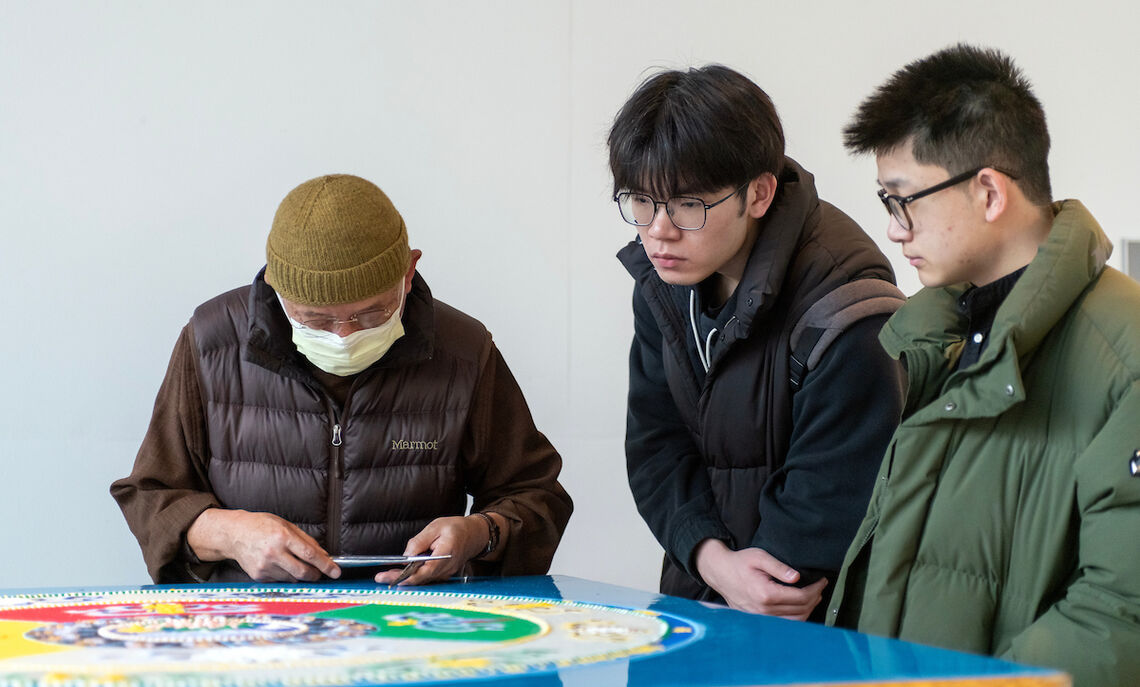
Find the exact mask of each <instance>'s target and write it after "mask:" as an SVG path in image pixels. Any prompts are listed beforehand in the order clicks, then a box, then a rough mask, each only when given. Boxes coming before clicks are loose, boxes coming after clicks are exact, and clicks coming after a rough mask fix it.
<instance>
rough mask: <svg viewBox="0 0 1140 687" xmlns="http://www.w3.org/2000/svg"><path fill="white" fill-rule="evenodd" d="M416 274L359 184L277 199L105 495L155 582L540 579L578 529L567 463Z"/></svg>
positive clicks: (309, 189) (498, 367)
mask: <svg viewBox="0 0 1140 687" xmlns="http://www.w3.org/2000/svg"><path fill="white" fill-rule="evenodd" d="M420 257H421V252H420V251H418V250H409V247H408V236H407V230H406V228H405V225H404V221H403V219H402V218H401V217H400V214H399V213H398V212H397V211H396V208H395V207H394V206H393V205H392V203H391V201H390V200H389V199H388V197H387V196H386V195H385V194H384V192H383V191H381V190H380V189H379V188H377V187H376V186H375V185H373V184H371V183H370V182H368V181H366V180H364V179H361V178H359V177H354V176H349V175H331V176H323V177H319V178H316V179H312V180H310V181H307V182H305V183H303V184H301V185H300V186H298V187H297V188H296V189H294V190H293V191H292V192H290V193H289V195H288V196H286V197H285V199H284V200H283V201H282V202H281V205H280V207H279V208H278V210H277V214H276V216H275V217H274V220H273V226H272V229H271V231H270V233H269V239H268V242H267V246H266V258H267V264H266V266H265V268H264V269H263V270H262V271H261V272H260V273H259V274H258V275H257V277H256V278H255V279H254V281H253V284H252V285H249V286H244V287H241V288H238V289H234V290H232V291H230V292H228V293H225V294H222V295H220V296H218V297H216V298H214V299H212V300H210V301H208V302H206V303H204V304H203V305H201V306H199V307H198V308H197V310H195V312H194V315H193V316H192V317H191V318H190V322H189V323H188V324H187V325H186V327H185V328H184V329H183V330H182V335H181V336H180V337H179V339H178V343H177V345H176V347H175V350H174V354H173V356H172V357H171V361H170V365H169V368H168V370H167V374H166V379H165V380H164V382H163V384H162V388H161V389H160V390H159V394H158V399H157V401H156V402H155V408H154V414H153V417H152V419H151V424H150V428H149V430H148V431H147V434H146V437H145V438H144V440H143V444H142V447H141V449H140V450H139V453H138V457H137V458H136V460H135V466H134V470H133V471H132V472H131V474H130V476H128V477H126V478H124V479H121V480H118V481H116V482H115V483H114V484H112V485H111V493H112V495H113V496H114V498H115V500H116V501H118V503H119V506H120V507H121V508H122V510H123V514H124V516H125V517H126V519H127V523H128V524H129V525H130V528H131V531H132V532H133V533H134V534H135V536H136V537H137V538H138V540H139V544H140V546H141V547H142V550H143V557H144V559H145V560H146V564H147V568H148V570H149V572H150V575H151V577H152V578H153V579H154V580H155V581H156V582H159V583H167V582H185V581H229V580H248V579H251V578H252V579H255V580H261V581H267V580H279V581H295V580H309V581H311V580H316V579H318V578H320V577H321V576H322V575H325V576H328V577H334V578H335V577H340V576H341V574H342V570H341V568H340V567H339V566H338V565H337V564H336V563H334V561H333V559H332V557H333V556H335V555H338V554H355V555H368V554H400V553H405V554H420V553H431V554H435V555H445V554H446V555H449V556H450V558H444V559H440V560H433V561H430V562H428V563H426V564H424V565H423V566H422V567H420V568H419V569H418V570H416V571H415V572H414V574H412V575H411V576H410V577H407V578H406V579H405V580H402V582H404V583H407V584H420V583H425V582H429V581H431V580H435V579H441V578H446V577H448V576H450V575H453V574H455V573H457V572H459V571H461V570H464V569H467V570H470V571H472V572H474V573H476V574H507V575H511V574H541V573H544V572H546V571H547V570H548V568H549V566H550V561H551V558H552V557H553V555H554V551H555V548H556V547H557V545H558V541H559V539H560V538H561V536H562V532H563V530H564V529H565V527H566V522H567V520H568V519H569V516H570V512H571V510H572V504H571V500H570V498H569V496H568V495H567V494H566V492H565V491H564V490H563V488H562V487H561V486H560V485H559V483H558V481H557V478H558V473H559V471H560V469H561V459H560V458H559V456H558V453H557V452H556V451H555V450H554V448H553V447H552V446H551V445H550V443H549V442H548V441H547V440H546V438H545V437H544V436H543V435H542V434H541V433H540V432H539V431H538V430H537V429H536V428H535V426H534V423H533V420H532V419H531V415H530V412H529V410H528V408H527V405H526V402H525V400H524V399H523V395H522V392H521V391H520V390H519V387H518V385H517V384H516V382H515V380H514V378H513V377H512V376H511V373H510V370H508V368H507V365H506V363H505V362H504V361H503V359H502V356H501V355H500V354H499V351H498V349H497V348H496V347H495V345H494V343H493V342H492V340H491V335H490V334H489V333H488V332H487V330H486V329H485V328H484V327H483V326H482V325H481V324H480V323H479V322H477V321H476V320H474V319H472V318H471V317H469V316H467V315H465V314H463V313H461V312H459V311H458V310H455V309H454V308H452V307H450V306H448V305H446V304H444V303H442V302H440V301H437V300H435V299H434V298H433V297H432V294H431V291H430V290H429V289H428V286H427V284H426V283H425V282H424V280H423V278H422V277H421V276H420V275H419V274H418V273H417V272H416V263H417V262H418V261H419V259H420ZM468 495H470V496H471V497H472V499H473V502H472V506H471V512H470V514H467V515H465V513H466V509H467V500H468ZM369 572H370V574H372V573H375V574H376V576H375V579H376V581H377V582H394V581H396V578H397V576H398V575H399V574H400V571H399V570H395V569H388V570H383V571H381V572H379V573H376V571H375V570H372V571H369Z"/></svg>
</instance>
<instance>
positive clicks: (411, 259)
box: [404, 248, 424, 294]
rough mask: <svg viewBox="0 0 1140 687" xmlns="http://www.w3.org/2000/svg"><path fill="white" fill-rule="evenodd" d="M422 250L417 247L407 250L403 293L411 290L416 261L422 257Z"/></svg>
mask: <svg viewBox="0 0 1140 687" xmlns="http://www.w3.org/2000/svg"><path fill="white" fill-rule="evenodd" d="M423 254H424V252H423V251H422V250H419V249H418V248H413V249H412V250H410V251H408V273H407V274H405V275H404V293H405V294H408V293H411V292H412V278H413V277H415V276H416V263H417V262H419V261H420V258H421V257H423Z"/></svg>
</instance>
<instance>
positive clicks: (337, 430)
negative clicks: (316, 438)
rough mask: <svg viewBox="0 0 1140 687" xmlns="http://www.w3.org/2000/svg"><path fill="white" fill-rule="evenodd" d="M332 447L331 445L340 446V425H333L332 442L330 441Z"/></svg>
mask: <svg viewBox="0 0 1140 687" xmlns="http://www.w3.org/2000/svg"><path fill="white" fill-rule="evenodd" d="M332 445H333V446H340V445H341V440H340V425H333V440H332Z"/></svg>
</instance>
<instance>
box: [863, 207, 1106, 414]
mask: <svg viewBox="0 0 1140 687" xmlns="http://www.w3.org/2000/svg"><path fill="white" fill-rule="evenodd" d="M1053 213H1054V218H1053V227H1052V229H1051V230H1050V231H1049V235H1048V237H1047V238H1046V240H1045V242H1044V243H1043V244H1041V246H1040V247H1039V248H1038V249H1037V255H1036V257H1034V258H1033V261H1032V262H1030V263H1029V266H1028V267H1026V269H1025V272H1024V274H1022V276H1021V278H1020V279H1018V281H1017V284H1015V285H1014V287H1013V289H1012V290H1011V291H1010V292H1009V295H1008V296H1007V297H1006V298H1005V300H1004V301H1003V302H1002V304H1001V306H1000V307H999V308H998V310H997V313H996V314H995V316H994V322H993V327H992V328H991V330H990V342H989V344H988V346H987V347H986V350H985V351H984V352H983V353H982V356H981V357H980V358H979V359H978V361H977V362H976V363H974V364H973V365H971V366H970V367H968V368H965V369H963V370H959V371H957V372H952V369H953V366H954V363H955V361H956V360H957V354H958V352H960V350H961V345H962V340H963V339H964V337H965V335H966V327H967V322H966V318H965V317H964V316H963V315H962V313H961V312H960V310H959V309H958V307H957V300H958V298H959V297H960V296H961V295H962V293H963V292H964V291H965V288H966V286H965V285H955V286H950V287H944V288H937V289H922V290H921V291H919V292H918V293H916V294H915V295H914V296H911V298H910V299H909V300H908V302H907V304H906V305H904V306H903V307H902V308H901V309H899V311H898V312H897V313H895V315H894V316H893V317H892V318H891V319H890V320H889V321H888V322H887V324H886V326H885V327H884V328H883V330H882V332H881V333H880V335H879V339H880V341H881V342H882V344H883V347H884V348H885V349H886V351H887V353H889V354H890V355H891V356H893V357H895V358H898V357H900V356H903V357H904V358H905V360H906V363H907V368H908V369H907V372H908V374H909V376H910V377H911V390H910V392H908V401H907V405H908V409H915V408H917V407H919V406H916V405H915V404H914V403H912V402H911V398H910V397H911V396H912V392H917V391H918V390H920V389H924V390H926V398H922V399H920V398H918V397H917V396H916V397H915V402H916V403H918V404H922V405H925V403H927V402H929V401H930V400H932V398H934V397H935V396H937V395H938V394H939V393H940V392H941V390H942V388H943V386H944V384H945V383H947V382H949V381H951V379H952V378H957V379H959V381H958V382H956V383H955V385H954V386H955V389H954V391H953V392H947V394H946V398H945V401H946V403H945V404H943V405H942V406H940V408H939V409H937V410H940V411H942V412H941V413H940V414H939V417H941V418H943V419H946V418H950V417H954V416H961V417H966V416H975V417H976V416H989V415H997V414H999V413H1001V412H1003V411H1004V410H1006V409H1007V408H1008V407H1010V406H1011V405H1013V404H1014V403H1016V402H1019V401H1021V400H1023V399H1024V398H1025V390H1024V385H1023V383H1022V379H1021V371H1020V361H1021V360H1022V359H1024V358H1025V357H1027V356H1028V355H1029V354H1030V353H1032V352H1033V351H1034V350H1036V348H1037V347H1038V345H1040V343H1041V341H1042V340H1043V339H1044V338H1045V337H1046V336H1047V335H1048V334H1049V332H1050V331H1052V329H1053V328H1054V327H1055V326H1056V325H1057V324H1058V322H1060V320H1061V318H1063V317H1064V316H1065V314H1066V313H1067V312H1068V311H1069V309H1070V308H1071V307H1072V306H1073V304H1074V303H1075V302H1076V300H1077V299H1078V298H1079V297H1080V295H1081V294H1082V293H1084V291H1085V289H1087V288H1088V287H1089V285H1090V284H1092V283H1093V282H1094V281H1095V280H1096V278H1097V277H1098V276H1100V274H1101V272H1103V271H1104V266H1105V263H1106V261H1107V260H1108V256H1109V255H1110V254H1111V252H1112V242H1111V241H1110V240H1109V239H1108V237H1107V236H1106V235H1105V234H1104V231H1103V230H1102V229H1101V227H1100V225H1099V224H1098V223H1097V221H1096V219H1094V218H1093V216H1092V214H1090V213H1089V211H1088V210H1087V209H1086V208H1085V206H1084V205H1082V204H1081V203H1080V202H1079V201H1076V200H1066V201H1060V202H1057V203H1054V204H1053ZM952 395H953V396H954V397H953V398H951V396H952ZM950 404H953V406H954V409H953V410H947V408H948V407H949V405H950ZM924 415H925V413H924Z"/></svg>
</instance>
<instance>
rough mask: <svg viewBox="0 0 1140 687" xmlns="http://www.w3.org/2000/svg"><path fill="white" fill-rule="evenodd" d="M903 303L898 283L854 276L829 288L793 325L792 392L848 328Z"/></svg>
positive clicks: (790, 371) (891, 310)
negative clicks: (837, 285) (848, 280)
mask: <svg viewBox="0 0 1140 687" xmlns="http://www.w3.org/2000/svg"><path fill="white" fill-rule="evenodd" d="M903 303H906V296H905V295H903V292H902V291H900V290H899V288H898V287H897V286H895V285H894V284H892V283H890V282H889V281H886V280H884V279H874V278H869V279H856V280H855V281H850V282H847V283H846V284H843V285H842V286H839V287H837V288H835V289H834V290H832V291H830V292H829V293H827V294H826V295H824V296H823V297H822V298H820V299H819V300H818V301H816V302H815V303H813V304H812V306H811V307H810V308H808V309H807V312H805V313H804V314H803V315H802V316H801V317H800V319H799V320H798V321H797V322H796V324H795V326H794V327H792V334H791V338H790V339H789V342H788V344H789V348H790V353H789V356H788V382H789V383H790V384H791V388H792V393H793V394H794V393H796V392H797V391H799V390H800V387H801V386H802V385H803V381H804V377H805V376H807V373H808V372H811V371H812V370H814V369H815V368H816V366H817V365H819V360H820V358H822V357H823V354H824V353H825V352H826V351H827V349H828V347H829V346H831V344H832V343H833V342H834V341H835V340H836V339H837V338H839V335H840V334H842V333H843V332H844V331H845V330H846V329H847V328H848V327H850V326H851V325H853V324H855V323H856V322H858V321H859V320H862V319H864V318H866V317H872V316H874V315H886V314H891V313H894V312H895V311H896V310H898V309H899V308H901V307H902V305H903Z"/></svg>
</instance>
